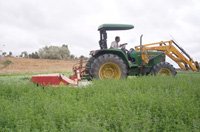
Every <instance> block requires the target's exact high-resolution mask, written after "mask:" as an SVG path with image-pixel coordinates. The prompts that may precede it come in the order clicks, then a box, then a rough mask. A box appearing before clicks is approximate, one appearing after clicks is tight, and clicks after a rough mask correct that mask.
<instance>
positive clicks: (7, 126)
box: [0, 72, 200, 132]
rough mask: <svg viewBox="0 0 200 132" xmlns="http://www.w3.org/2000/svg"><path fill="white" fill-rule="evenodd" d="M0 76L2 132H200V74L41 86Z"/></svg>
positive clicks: (14, 77) (27, 79) (27, 76)
mask: <svg viewBox="0 0 200 132" xmlns="http://www.w3.org/2000/svg"><path fill="white" fill-rule="evenodd" d="M29 78H30V75H22V76H20V75H15V76H11V75H9V76H6V75H4V76H1V75H0V131H54V132H55V131H70V132H77V131H103V132H104V131H121V132H124V131H126V132H129V131H130V132H131V131H158V132H161V131H188V132H190V131H199V130H200V114H199V113H200V105H199V104H200V81H199V80H200V74H199V73H194V72H192V73H191V72H182V73H178V75H177V76H176V77H159V76H156V77H154V76H141V77H140V76H139V77H130V78H127V79H124V80H104V81H99V80H94V81H93V83H92V84H90V85H88V86H86V87H67V86H63V87H44V88H43V87H41V86H39V87H37V86H36V85H34V84H33V83H31V82H29Z"/></svg>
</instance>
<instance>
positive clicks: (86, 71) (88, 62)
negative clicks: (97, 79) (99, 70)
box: [85, 57, 95, 81]
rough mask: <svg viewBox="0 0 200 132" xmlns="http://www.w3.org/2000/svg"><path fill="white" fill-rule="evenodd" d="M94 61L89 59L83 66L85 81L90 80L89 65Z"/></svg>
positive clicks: (92, 58)
mask: <svg viewBox="0 0 200 132" xmlns="http://www.w3.org/2000/svg"><path fill="white" fill-rule="evenodd" d="M94 59H95V58H94V57H91V58H90V59H89V60H88V61H87V63H86V65H85V75H86V76H87V80H88V81H90V80H92V74H91V65H92V63H93V62H94Z"/></svg>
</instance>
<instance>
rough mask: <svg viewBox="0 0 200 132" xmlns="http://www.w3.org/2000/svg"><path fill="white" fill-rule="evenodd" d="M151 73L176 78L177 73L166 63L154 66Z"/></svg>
mask: <svg viewBox="0 0 200 132" xmlns="http://www.w3.org/2000/svg"><path fill="white" fill-rule="evenodd" d="M152 72H153V74H154V75H160V76H176V73H177V72H176V70H175V68H174V67H173V66H172V65H171V64H169V63H167V62H160V63H158V64H156V65H155V66H154V67H153V69H152Z"/></svg>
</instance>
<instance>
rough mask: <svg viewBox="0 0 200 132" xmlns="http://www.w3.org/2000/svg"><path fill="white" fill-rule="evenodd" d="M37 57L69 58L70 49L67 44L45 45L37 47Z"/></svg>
mask: <svg viewBox="0 0 200 132" xmlns="http://www.w3.org/2000/svg"><path fill="white" fill-rule="evenodd" d="M38 54H39V57H40V58H43V59H69V58H70V51H69V49H68V45H64V44H63V45H62V46H61V47H59V46H49V47H48V46H45V47H43V48H41V49H39V53H38Z"/></svg>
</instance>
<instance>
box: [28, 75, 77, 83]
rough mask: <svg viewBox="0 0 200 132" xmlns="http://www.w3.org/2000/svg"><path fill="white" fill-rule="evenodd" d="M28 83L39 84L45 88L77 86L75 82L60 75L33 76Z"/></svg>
mask: <svg viewBox="0 0 200 132" xmlns="http://www.w3.org/2000/svg"><path fill="white" fill-rule="evenodd" d="M30 81H31V82H34V83H37V84H40V85H42V86H46V85H71V86H77V85H78V81H77V80H71V79H69V78H67V77H66V76H64V75H62V74H60V73H55V74H41V75H35V76H32V78H31V79H30Z"/></svg>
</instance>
